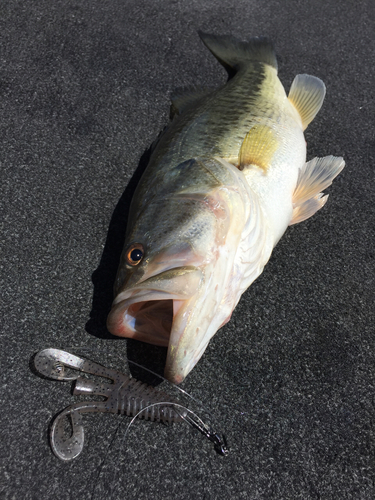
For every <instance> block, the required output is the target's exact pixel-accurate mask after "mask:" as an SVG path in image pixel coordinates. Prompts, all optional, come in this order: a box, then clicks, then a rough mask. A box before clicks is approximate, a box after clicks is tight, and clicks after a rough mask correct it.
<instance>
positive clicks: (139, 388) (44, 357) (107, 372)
mask: <svg viewBox="0 0 375 500" xmlns="http://www.w3.org/2000/svg"><path fill="white" fill-rule="evenodd" d="M34 366H35V368H36V370H37V371H38V372H39V373H40V374H42V375H44V376H45V377H47V378H52V379H55V380H60V381H75V386H74V390H73V394H74V395H90V396H103V397H105V398H106V399H105V400H104V401H83V402H78V403H74V404H72V405H70V406H68V407H67V408H65V409H64V410H63V411H62V412H60V413H59V414H58V415H57V416H56V418H55V419H54V420H53V423H52V426H51V432H50V443H51V448H52V451H53V452H54V454H55V455H56V456H57V457H58V458H60V459H61V460H64V461H70V460H73V459H74V458H76V457H77V456H78V455H79V454H80V453H81V452H82V450H83V445H84V428H83V423H82V414H83V413H93V412H108V413H115V414H121V415H127V416H132V417H133V420H132V421H131V422H130V424H131V423H132V422H133V421H134V420H135V419H136V418H137V417H138V418H143V419H145V420H151V421H154V422H163V423H165V424H172V423H181V422H186V423H187V424H189V425H190V426H191V427H193V428H195V429H197V430H198V431H199V432H201V433H202V434H203V435H204V436H206V437H207V438H208V439H209V440H210V441H211V442H212V443H213V444H214V447H215V450H216V451H217V452H218V453H219V454H221V455H227V454H228V447H227V442H226V438H225V436H224V435H222V434H220V433H218V432H215V431H214V430H213V429H212V428H211V427H210V426H209V425H207V424H205V423H204V422H203V420H202V419H200V418H199V417H198V415H196V414H195V413H194V412H193V411H191V410H189V409H188V408H186V407H185V406H183V405H181V404H180V403H179V402H178V401H174V400H171V398H170V396H168V395H167V394H165V393H163V392H161V391H158V390H156V389H155V388H153V387H151V386H148V385H147V384H145V383H143V382H140V381H139V380H137V379H135V378H133V377H130V376H128V375H126V374H124V373H121V372H120V371H118V370H114V369H111V368H107V367H105V366H102V365H100V364H98V363H95V362H93V361H90V360H88V359H85V358H82V357H79V356H76V355H75V354H71V353H69V352H66V351H62V350H60V349H52V348H50V349H44V350H42V351H40V352H38V353H37V354H36V356H35V359H34ZM80 372H81V373H86V374H91V375H95V376H98V377H103V378H106V379H110V380H111V381H112V382H111V383H106V382H101V381H100V382H97V381H95V380H93V379H89V378H86V377H81V376H80V375H79V373H80ZM66 417H69V418H70V423H71V435H70V436H69V437H66V432H65V423H66ZM130 424H129V425H130Z"/></svg>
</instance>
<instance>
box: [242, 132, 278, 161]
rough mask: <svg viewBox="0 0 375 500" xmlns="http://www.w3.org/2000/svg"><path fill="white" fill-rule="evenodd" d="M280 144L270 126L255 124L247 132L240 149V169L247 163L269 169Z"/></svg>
mask: <svg viewBox="0 0 375 500" xmlns="http://www.w3.org/2000/svg"><path fill="white" fill-rule="evenodd" d="M278 146H279V141H278V139H277V137H276V135H275V133H274V131H273V130H272V129H271V128H270V127H267V125H261V124H259V125H254V127H252V128H251V129H250V130H249V132H248V133H247V135H246V137H245V139H244V141H243V143H242V146H241V149H240V154H239V168H240V170H243V169H244V168H245V167H246V166H247V165H256V166H257V167H260V168H261V169H263V170H264V171H267V168H268V167H269V166H270V164H271V161H272V157H273V155H274V154H275V152H276V150H277V148H278Z"/></svg>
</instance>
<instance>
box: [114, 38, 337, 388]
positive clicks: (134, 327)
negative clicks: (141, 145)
mask: <svg viewBox="0 0 375 500" xmlns="http://www.w3.org/2000/svg"><path fill="white" fill-rule="evenodd" d="M200 36H201V39H202V40H203V42H204V44H205V45H206V46H207V47H208V49H209V50H210V51H211V52H212V53H213V54H214V56H215V57H216V58H217V59H218V60H219V62H221V63H222V64H223V65H224V67H225V68H226V69H227V70H228V73H229V75H230V76H231V77H232V78H231V79H230V80H229V81H228V82H227V83H226V84H225V85H224V86H223V87H221V88H219V89H218V90H215V91H198V92H194V93H193V92H188V93H185V94H183V95H176V96H175V98H174V99H173V104H172V115H173V121H172V123H171V125H170V126H169V127H168V128H167V130H166V131H165V132H164V133H163V134H162V136H161V137H160V139H159V141H158V143H157V145H156V146H155V149H154V151H153V153H152V155H151V158H150V162H149V165H148V167H147V169H146V171H145V173H144V175H143V177H142V179H141V181H140V183H139V185H138V187H137V190H136V192H135V194H134V197H133V200H132V204H131V208H130V215H129V222H128V228H127V235H126V240H125V246H124V250H123V253H122V256H121V262H120V266H119V270H118V274H117V278H116V282H115V300H114V302H113V306H112V310H111V312H110V314H109V317H108V321H107V326H108V329H109V331H110V332H111V333H113V334H115V335H119V336H123V337H130V338H135V339H138V340H141V341H144V342H149V343H152V344H156V345H163V346H168V354H167V360H166V366H165V376H166V377H167V378H168V379H169V380H170V381H172V382H174V383H180V382H181V381H182V380H183V379H184V378H185V377H186V375H187V374H188V373H189V372H190V371H191V370H192V368H193V367H194V366H195V364H196V363H197V361H198V360H199V359H200V357H201V356H202V354H203V353H204V351H205V349H206V347H207V344H208V342H209V340H210V339H211V337H212V336H213V335H214V334H215V333H216V331H217V330H218V329H219V328H220V327H221V326H223V325H224V324H225V323H226V322H227V321H228V320H229V319H230V316H231V313H232V311H233V309H234V308H235V306H236V305H237V303H238V301H239V299H240V297H241V294H242V293H243V292H244V291H245V290H246V288H247V287H248V286H249V285H250V284H251V283H252V282H253V281H254V280H255V279H256V278H257V277H258V276H259V275H260V274H261V272H262V270H263V268H264V265H265V264H266V263H267V261H268V259H269V257H270V255H271V252H272V249H273V248H274V246H275V245H276V243H277V242H278V240H279V239H280V237H281V236H282V235H283V233H284V232H285V230H286V229H287V227H288V225H290V224H295V223H297V222H300V221H303V220H305V219H307V218H309V217H311V216H312V215H313V214H314V213H315V212H316V211H317V210H319V209H320V208H321V207H322V206H323V205H324V203H325V202H326V200H327V196H323V195H322V193H321V191H322V190H323V189H325V188H326V187H327V186H329V185H330V184H331V182H332V180H333V179H334V178H335V176H336V175H338V174H339V172H340V171H341V170H342V168H343V167H344V161H343V159H342V158H337V157H333V156H328V157H325V158H315V159H313V160H311V161H309V162H307V163H306V142H305V139H304V134H303V131H304V129H305V128H306V127H307V126H308V124H309V123H310V122H311V121H312V120H313V118H314V117H315V115H316V114H317V112H318V111H319V109H320V107H321V105H322V103H323V100H324V96H325V86H324V84H323V82H322V81H321V80H320V79H319V78H315V77H313V76H309V75H298V76H297V77H296V78H295V79H294V81H293V84H292V86H291V89H290V92H289V95H288V96H287V95H286V93H285V90H284V88H283V86H282V84H281V82H280V80H279V78H278V76H277V63H276V56H275V53H274V50H273V47H272V44H271V43H270V42H269V41H268V40H267V39H265V38H254V39H252V40H250V41H249V42H241V41H239V40H237V39H236V38H234V37H232V36H214V35H207V34H203V33H200Z"/></svg>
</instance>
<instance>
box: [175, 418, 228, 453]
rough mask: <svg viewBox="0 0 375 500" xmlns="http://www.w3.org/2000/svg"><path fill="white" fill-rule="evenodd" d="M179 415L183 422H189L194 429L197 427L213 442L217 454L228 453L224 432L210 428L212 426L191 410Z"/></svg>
mask: <svg viewBox="0 0 375 500" xmlns="http://www.w3.org/2000/svg"><path fill="white" fill-rule="evenodd" d="M177 411H178V410H177ZM189 414H190V415H193V416H194V417H195V418H192V417H191V416H190V415H189ZM180 415H181V414H180ZM181 417H182V418H183V420H185V422H186V423H187V424H189V425H190V426H191V427H193V428H194V429H197V430H198V431H199V432H200V433H201V434H203V435H204V436H206V438H207V439H209V440H210V441H211V442H212V443H213V444H214V448H215V450H216V451H217V453H219V455H223V456H227V455H228V453H229V448H228V444H227V439H226V437H225V434H220V433H218V432H215V431H214V430H213V429H212V427H209V426H208V425H207V424H205V423H204V422H203V421H202V420H201V419H200V418H199V417H198V415H196V414H195V413H194V412H192V411H190V410H189V413H187V414H185V415H181Z"/></svg>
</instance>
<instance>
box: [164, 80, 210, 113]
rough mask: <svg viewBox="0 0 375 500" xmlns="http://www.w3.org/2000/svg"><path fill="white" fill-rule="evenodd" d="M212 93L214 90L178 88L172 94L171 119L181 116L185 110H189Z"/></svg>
mask: <svg viewBox="0 0 375 500" xmlns="http://www.w3.org/2000/svg"><path fill="white" fill-rule="evenodd" d="M211 93H212V89H204V88H202V89H198V88H195V87H189V88H177V89H175V90H174V91H173V92H172V95H171V100H172V104H171V109H170V117H171V119H172V118H174V117H175V116H177V115H180V114H181V113H182V112H183V111H184V110H185V109H187V108H189V107H190V106H192V105H193V104H195V103H196V102H198V101H199V100H200V99H202V98H203V97H206V96H207V95H208V94H211Z"/></svg>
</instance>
